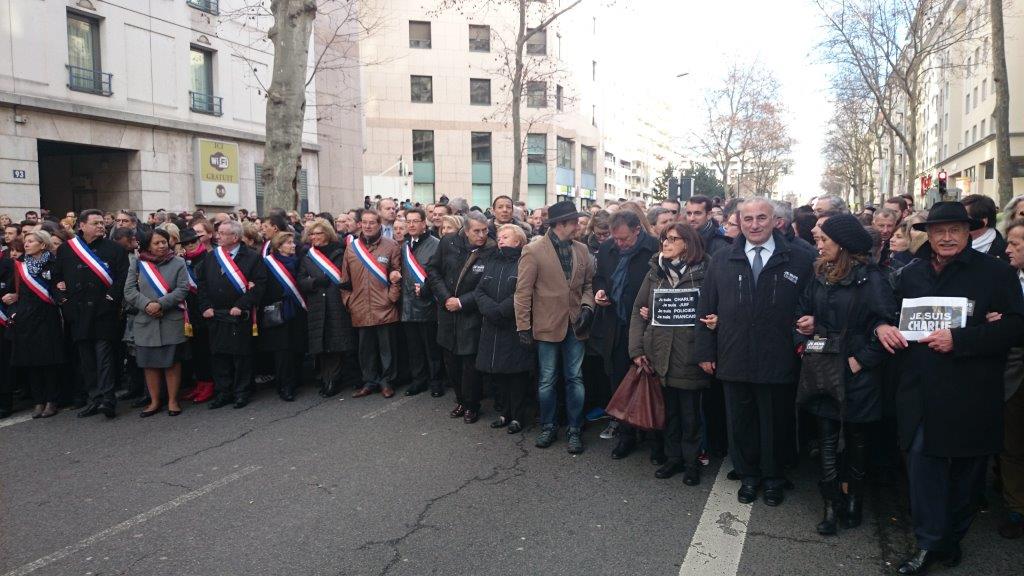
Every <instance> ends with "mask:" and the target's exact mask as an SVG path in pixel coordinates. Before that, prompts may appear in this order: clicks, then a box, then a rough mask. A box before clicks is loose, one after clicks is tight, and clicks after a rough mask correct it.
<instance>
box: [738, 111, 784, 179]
mask: <svg viewBox="0 0 1024 576" xmlns="http://www.w3.org/2000/svg"><path fill="white" fill-rule="evenodd" d="M794 143H795V142H794V140H793V138H792V137H790V136H789V128H788V126H787V125H786V119H785V116H784V110H783V108H782V106H781V104H780V103H779V102H778V101H777V100H774V99H770V100H760V101H757V102H755V103H754V105H753V106H752V109H751V115H750V118H748V119H747V121H746V125H745V130H744V145H743V150H744V154H743V164H744V165H745V166H748V167H751V168H752V170H751V171H750V176H751V178H750V182H751V184H752V185H753V189H754V193H755V194H757V195H760V196H769V197H770V196H771V195H772V193H773V192H775V187H776V186H777V185H778V183H779V179H780V177H781V176H782V175H783V174H785V173H787V172H788V171H789V167H790V165H791V161H790V155H791V154H792V152H793V144H794Z"/></svg>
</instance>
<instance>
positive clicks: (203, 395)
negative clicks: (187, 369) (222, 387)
mask: <svg viewBox="0 0 1024 576" xmlns="http://www.w3.org/2000/svg"><path fill="white" fill-rule="evenodd" d="M210 398H213V382H203V381H201V382H196V393H195V396H193V397H192V402H195V403H196V404H202V403H203V402H206V401H207V400H209V399H210Z"/></svg>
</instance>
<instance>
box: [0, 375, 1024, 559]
mask: <svg viewBox="0 0 1024 576" xmlns="http://www.w3.org/2000/svg"><path fill="white" fill-rule="evenodd" d="M451 402H452V395H451V394H449V395H448V396H446V397H444V398H441V399H434V398H430V397H429V396H427V395H421V396H418V397H415V398H405V397H402V396H401V395H399V396H396V397H395V398H393V399H391V400H386V399H384V398H382V397H380V396H374V397H370V398H365V399H358V400H356V399H352V398H349V397H347V396H345V397H335V398H333V399H330V400H323V399H321V398H319V397H318V396H316V395H315V394H314V393H313V391H312V390H311V389H310V388H304V389H302V391H301V395H300V397H299V399H298V400H297V401H296V402H294V403H284V402H280V401H278V400H277V398H276V397H275V396H274V395H273V394H272V393H271V392H269V391H267V392H263V393H261V394H260V395H259V396H257V398H256V400H255V402H254V403H253V404H251V405H250V406H249V407H248V408H246V409H243V410H233V409H231V408H230V407H228V408H224V409H221V410H218V411H210V410H208V409H206V407H205V406H199V407H193V406H191V405H189V404H187V403H185V404H184V406H185V412H184V414H182V415H181V416H179V417H177V418H168V417H167V416H165V415H163V414H161V415H158V416H156V417H153V418H149V419H145V420H143V419H140V418H138V417H137V416H136V415H135V411H134V410H130V409H128V408H127V406H125V405H122V407H121V408H120V409H119V410H120V411H121V414H122V415H121V416H120V417H118V418H117V419H115V420H113V421H106V420H104V419H103V417H102V416H98V417H95V418H92V419H89V420H84V421H83V420H79V419H76V418H74V414H73V413H72V412H64V413H62V414H60V415H59V416H57V417H55V418H51V419H49V420H39V421H24V422H18V423H14V424H9V425H6V426H3V427H0V575H3V576H8V575H13V574H19V575H27V574H38V575H56V574H59V575H108V574H146V575H147V576H159V575H169V576H171V575H173V576H184V575H196V576H210V575H235V574H238V575H241V574H245V575H263V574H267V575H282V574H288V575H305V574H309V575H321V574H338V575H359V576H362V575H384V574H388V575H425V574H444V575H456V574H458V575H463V574H464V575H492V574H493V575H504V574H545V575H561V574H565V575H569V574H595V575H596V574H600V575H605V574H616V575H618V574H622V575H633V574H644V575H647V574H651V575H671V574H679V573H680V566H681V564H682V563H683V562H684V558H686V557H687V553H688V551H689V550H691V548H694V547H695V546H696V547H698V549H700V550H701V553H702V554H704V553H707V550H706V548H707V546H709V545H710V544H708V543H706V542H705V543H702V542H697V541H695V538H694V535H695V533H698V532H697V531H698V524H699V523H701V518H702V516H707V517H709V518H706V519H705V522H704V523H705V525H704V526H703V530H704V532H700V533H701V534H709V533H710V534H715V531H721V532H722V534H727V535H729V537H730V538H731V539H730V540H727V542H728V543H727V544H726V546H728V547H729V549H728V550H721V549H720V550H719V551H718V552H714V551H712V552H711V553H712V554H717V553H726V554H735V555H736V557H737V558H738V566H736V573H739V574H749V575H762V574H763V575H776V574H800V575H803V574H823V575H841V574H850V575H863V574H889V573H891V572H892V568H891V566H889V563H896V562H897V560H898V559H899V558H900V557H901V556H902V555H903V554H904V553H906V552H907V551H908V550H909V547H910V546H912V540H911V539H910V537H909V534H908V532H907V523H906V515H905V513H904V512H903V511H902V510H903V504H902V501H901V499H900V497H899V495H898V490H897V489H896V488H893V487H874V488H873V492H874V493H873V494H872V495H871V498H870V499H869V506H868V509H867V510H866V521H865V523H864V525H863V526H862V527H860V528H858V529H856V530H851V531H844V532H842V533H841V534H840V536H839V537H834V538H822V537H819V536H818V535H817V534H816V533H815V532H814V526H815V524H816V523H817V521H818V515H819V508H820V500H819V498H818V496H817V492H816V489H815V480H814V473H813V470H812V469H811V467H810V466H809V465H807V466H805V467H804V468H803V469H801V470H799V471H797V473H796V474H795V476H794V480H795V482H796V489H795V490H793V491H791V492H789V494H788V496H789V497H788V499H787V501H786V503H785V504H784V505H783V506H781V507H779V508H769V507H767V506H765V505H764V504H763V503H761V502H758V503H755V504H754V505H753V507H752V509H750V510H749V511H748V512H749V520H748V521H746V522H745V523H744V522H742V521H740V520H738V519H735V517H733V516H731V515H729V514H725V513H723V514H720V515H719V516H718V517H715V514H714V513H711V514H703V512H704V510H705V506H706V505H709V503H710V502H711V501H709V493H710V492H711V490H712V487H713V485H714V484H715V480H716V477H717V476H718V473H719V463H718V462H712V464H711V465H710V466H708V467H707V468H705V471H704V472H705V473H704V481H703V483H702V484H701V485H700V486H698V487H694V488H691V487H687V486H685V485H684V484H683V483H682V478H681V476H677V477H675V478H672V479H669V480H657V479H655V478H654V476H653V471H654V466H653V465H651V464H650V463H649V462H648V460H647V454H646V451H638V452H637V453H636V454H634V455H633V456H631V457H630V458H628V459H626V460H623V461H612V460H611V459H610V457H609V455H608V454H609V452H610V450H611V444H610V442H609V441H606V440H600V439H599V438H598V437H597V435H598V432H599V430H598V428H597V427H591V428H590V429H588V430H587V431H586V433H585V440H586V442H587V451H586V453H584V454H583V455H580V456H576V457H573V456H570V455H568V454H567V453H566V452H565V443H564V438H561V439H560V442H559V443H557V444H556V445H555V446H554V447H552V448H550V449H548V450H540V449H537V448H535V447H534V446H533V436H534V433H535V432H536V430H535V429H534V430H528V431H527V432H528V433H527V434H525V435H523V434H520V435H517V436H509V435H508V434H506V433H505V432H504V431H503V430H501V431H494V430H491V429H490V428H489V427H488V426H487V422H488V421H489V420H490V418H491V417H492V416H493V414H489V413H485V415H484V417H483V419H482V420H481V421H480V422H479V423H477V424H475V425H466V424H463V423H462V422H461V420H451V419H449V418H448V417H447V412H448V410H449V409H450V407H451ZM6 422H17V420H13V421H11V420H9V421H6ZM0 424H3V422H0ZM726 465H727V466H728V464H726ZM722 481H724V477H723V478H722V480H720V481H719V482H720V484H721V482H722ZM727 487H728V486H727ZM728 488H729V490H730V492H729V493H728V494H727V495H726V496H727V497H723V499H724V501H729V498H731V500H732V501H734V500H735V498H734V497H733V496H732V493H731V490H732V488H731V487H728ZM990 498H991V499H992V501H993V509H992V511H991V512H989V513H987V514H983V515H981V517H980V520H979V521H978V522H977V523H976V524H975V526H974V527H973V529H972V531H971V533H970V535H969V537H968V539H967V542H966V543H965V557H964V562H963V564H962V565H961V567H959V568H957V569H955V570H951V569H942V570H941V571H940V570H937V571H936V573H942V574H980V573H984V574H1007V575H1009V574H1021V573H1022V572H1021V567H1022V566H1024V541H1016V542H1006V541H1004V540H1002V539H1000V538H999V537H998V536H997V535H996V534H995V527H996V525H997V524H998V521H999V519H1000V517H1001V513H1002V511H1001V510H1000V509H999V504H998V502H999V498H998V496H997V495H995V494H990ZM708 519H710V520H711V522H710V523H709V522H708ZM708 530H710V532H708ZM702 546H703V547H704V548H701V547H702ZM693 556H694V557H695V558H696V556H697V554H694V555H693ZM684 572H685V573H701V572H700V571H699V570H697V571H694V570H693V564H692V563H691V562H690V560H687V564H686V568H685V570H684ZM705 573H709V572H707V571H705ZM716 573H718V572H716ZM726 576H731V575H726Z"/></svg>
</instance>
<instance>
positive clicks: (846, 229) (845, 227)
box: [821, 214, 874, 254]
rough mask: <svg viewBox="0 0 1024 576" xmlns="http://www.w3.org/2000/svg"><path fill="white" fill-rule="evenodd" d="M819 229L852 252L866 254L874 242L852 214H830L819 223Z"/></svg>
mask: <svg viewBox="0 0 1024 576" xmlns="http://www.w3.org/2000/svg"><path fill="white" fill-rule="evenodd" d="M821 231H822V232H824V233H825V235H827V236H828V237H829V238H831V239H832V241H833V242H835V243H836V244H839V245H840V246H842V247H843V248H845V249H846V250H849V251H850V252H852V253H853V254H867V253H868V252H870V251H871V246H872V245H873V244H874V243H873V242H872V241H871V235H870V234H868V231H867V230H865V229H864V225H863V224H861V223H860V220H857V218H856V217H855V216H854V215H852V214H840V215H838V216H832V217H831V218H829V219H828V220H825V222H824V223H823V224H822V225H821Z"/></svg>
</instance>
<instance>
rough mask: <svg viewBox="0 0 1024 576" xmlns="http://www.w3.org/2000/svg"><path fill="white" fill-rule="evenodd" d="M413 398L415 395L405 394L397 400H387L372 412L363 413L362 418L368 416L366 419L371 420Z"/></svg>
mask: <svg viewBox="0 0 1024 576" xmlns="http://www.w3.org/2000/svg"><path fill="white" fill-rule="evenodd" d="M414 399H415V396H405V397H404V398H400V399H398V400H394V401H392V402H389V403H388V405H387V406H385V407H383V408H380V409H377V410H374V411H373V412H368V413H366V414H363V419H367V418H368V419H371V420H372V419H374V418H376V417H377V416H381V415H383V414H387V413H388V412H391V411H392V410H396V409H397V408H398V407H399V406H401V405H402V404H405V403H406V402H411V401H412V400H414Z"/></svg>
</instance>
